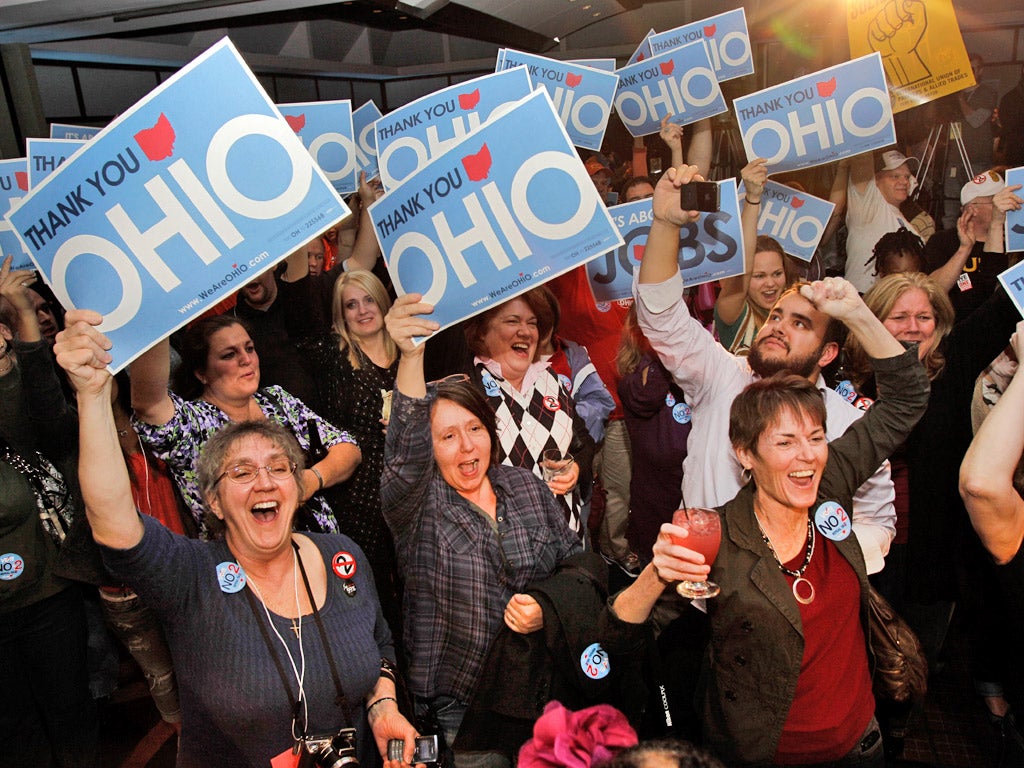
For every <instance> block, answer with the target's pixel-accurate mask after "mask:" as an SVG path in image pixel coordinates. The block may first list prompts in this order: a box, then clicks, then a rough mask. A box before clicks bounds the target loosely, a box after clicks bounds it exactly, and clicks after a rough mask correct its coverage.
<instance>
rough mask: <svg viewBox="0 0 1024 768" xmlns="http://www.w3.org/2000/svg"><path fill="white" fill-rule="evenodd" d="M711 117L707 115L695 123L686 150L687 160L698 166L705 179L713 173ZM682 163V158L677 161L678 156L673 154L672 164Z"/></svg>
mask: <svg viewBox="0 0 1024 768" xmlns="http://www.w3.org/2000/svg"><path fill="white" fill-rule="evenodd" d="M711 154H712V147H711V118H710V117H705V118H704V119H703V120H698V121H697V122H696V123H694V124H693V133H691V134H690V146H689V147H687V150H686V162H687V163H688V164H689V165H696V166H697V173H699V174H700V175H701V176H703V177H704V178H705V179H706V178H707V177H708V174H709V173H711ZM677 164H679V165H681V164H682V158H681V157H680V158H679V161H678V163H677V161H676V156H675V154H674V153H673V155H672V165H677Z"/></svg>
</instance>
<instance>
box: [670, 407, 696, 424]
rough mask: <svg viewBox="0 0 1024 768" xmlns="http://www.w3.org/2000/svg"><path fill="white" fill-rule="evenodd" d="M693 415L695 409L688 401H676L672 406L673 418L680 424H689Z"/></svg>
mask: <svg viewBox="0 0 1024 768" xmlns="http://www.w3.org/2000/svg"><path fill="white" fill-rule="evenodd" d="M692 417H693V411H691V410H690V406H688V405H687V404H686V403H676V404H675V406H674V407H673V408H672V418H673V419H675V420H676V421H677V422H679V423H680V424H689V423H690V419H691V418H692Z"/></svg>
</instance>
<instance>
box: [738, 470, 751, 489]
mask: <svg viewBox="0 0 1024 768" xmlns="http://www.w3.org/2000/svg"><path fill="white" fill-rule="evenodd" d="M740 477H741V478H742V479H743V484H744V485H746V484H747V483H749V482H750V480H751V478H752V477H753V474H752V473H751V471H750V467H744V468H743V469H742V470H740Z"/></svg>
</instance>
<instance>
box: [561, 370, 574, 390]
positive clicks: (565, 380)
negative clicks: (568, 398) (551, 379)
mask: <svg viewBox="0 0 1024 768" xmlns="http://www.w3.org/2000/svg"><path fill="white" fill-rule="evenodd" d="M558 383H559V384H561V385H562V389H564V390H565V391H566V392H568V393H569V394H572V382H571V381H569V377H568V376H566V375H565V374H564V373H560V374H558Z"/></svg>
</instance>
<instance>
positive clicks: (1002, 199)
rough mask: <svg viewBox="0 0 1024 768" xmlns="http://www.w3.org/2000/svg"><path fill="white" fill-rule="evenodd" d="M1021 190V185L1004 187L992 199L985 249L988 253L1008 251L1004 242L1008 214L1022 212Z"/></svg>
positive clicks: (1023, 201)
mask: <svg viewBox="0 0 1024 768" xmlns="http://www.w3.org/2000/svg"><path fill="white" fill-rule="evenodd" d="M1020 188H1021V185H1020V184H1014V185H1013V186H1012V187H1003V188H1002V189H1001V190H999V191H998V192H996V194H995V196H994V197H993V198H992V219H991V221H989V224H988V236H987V237H986V239H985V248H984V250H985V252H986V253H1003V252H1004V251H1005V250H1006V243H1005V242H1004V241H1003V233H1004V228H1005V225H1006V212H1007V211H1019V210H1020V206H1021V203H1024V199H1022V198H1021V197H1020V196H1019V195H1017V194H1016V193H1017V191H1018V190H1020Z"/></svg>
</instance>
